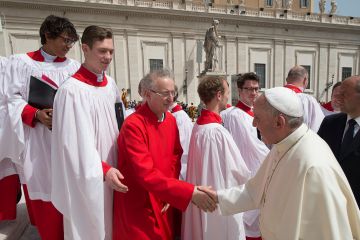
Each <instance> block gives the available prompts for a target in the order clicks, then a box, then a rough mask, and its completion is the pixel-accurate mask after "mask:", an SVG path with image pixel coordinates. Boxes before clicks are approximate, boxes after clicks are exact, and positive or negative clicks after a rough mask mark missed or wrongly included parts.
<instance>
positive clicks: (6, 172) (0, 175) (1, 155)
mask: <svg viewBox="0 0 360 240" xmlns="http://www.w3.org/2000/svg"><path fill="white" fill-rule="evenodd" d="M6 64H7V58H5V57H0V103H1V104H0V124H1V127H0V136H3V135H5V136H6V133H7V132H8V131H9V129H8V127H7V126H8V122H9V117H8V116H9V113H8V111H7V97H6V94H5V92H4V78H3V77H4V72H5V66H6ZM9 157H11V156H10V155H9V153H8V150H7V148H6V146H5V144H1V145H0V196H1V198H0V221H3V220H14V219H15V218H16V204H17V200H18V196H21V185H20V180H19V176H18V175H17V172H16V169H15V165H14V163H13V162H12V161H11V159H10V158H9Z"/></svg>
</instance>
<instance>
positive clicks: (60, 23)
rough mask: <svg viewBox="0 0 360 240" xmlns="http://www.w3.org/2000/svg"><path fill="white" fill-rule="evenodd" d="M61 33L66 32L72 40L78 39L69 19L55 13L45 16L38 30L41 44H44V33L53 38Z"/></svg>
mask: <svg viewBox="0 0 360 240" xmlns="http://www.w3.org/2000/svg"><path fill="white" fill-rule="evenodd" d="M62 33H66V34H67V35H68V37H69V38H71V39H73V40H74V41H77V40H79V36H78V34H77V33H76V29H75V27H74V25H73V24H72V23H71V22H70V20H69V19H67V18H63V17H58V16H55V15H50V16H47V17H46V18H45V20H44V22H43V23H42V24H41V27H40V30H39V34H40V38H41V44H42V45H44V44H46V37H45V34H47V35H48V37H49V38H52V39H55V38H57V37H59V36H60V35H61V34H62Z"/></svg>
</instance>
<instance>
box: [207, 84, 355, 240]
mask: <svg viewBox="0 0 360 240" xmlns="http://www.w3.org/2000/svg"><path fill="white" fill-rule="evenodd" d="M302 116H303V108H302V104H301V102H300V99H299V98H298V96H296V94H295V93H294V92H293V91H291V90H289V89H286V88H284V87H277V88H272V89H268V90H266V91H265V92H264V94H263V95H262V96H260V97H259V98H258V99H257V100H256V101H255V105H254V121H253V125H254V126H255V127H257V128H258V129H259V131H260V133H261V136H262V137H263V140H264V142H265V143H267V144H273V147H272V149H271V151H270V152H269V154H268V156H267V157H266V159H265V160H264V162H263V164H262V165H261V167H260V169H259V171H258V172H257V174H256V175H255V176H254V177H253V178H252V179H250V180H249V181H248V182H247V183H246V184H245V187H244V188H242V187H233V188H229V189H225V190H218V191H217V192H215V191H213V190H211V189H207V188H202V190H203V191H206V192H207V193H208V194H210V195H212V197H213V198H215V199H216V200H217V201H218V202H219V207H220V210H221V213H222V214H224V215H230V214H235V213H239V212H244V211H248V210H251V209H257V208H259V209H260V231H261V235H262V238H263V239H264V240H275V239H276V240H295V239H296V240H298V239H306V240H312V239H314V240H317V239H339V240H340V239H360V214H359V209H358V207H357V204H356V202H355V198H354V195H353V193H352V191H351V188H350V186H349V183H348V181H347V179H346V177H345V175H344V173H343V171H342V169H341V167H340V166H339V164H338V162H337V160H336V159H335V157H334V155H333V154H332V152H331V150H330V148H329V147H328V145H327V144H326V143H325V142H324V141H323V140H322V139H321V138H320V137H319V136H318V135H317V134H316V133H314V132H313V131H312V130H310V129H309V127H308V126H306V125H305V124H303V118H302Z"/></svg>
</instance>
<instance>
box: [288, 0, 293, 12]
mask: <svg viewBox="0 0 360 240" xmlns="http://www.w3.org/2000/svg"><path fill="white" fill-rule="evenodd" d="M292 4H293V1H292V0H288V1H287V3H286V9H287V10H291V8H292Z"/></svg>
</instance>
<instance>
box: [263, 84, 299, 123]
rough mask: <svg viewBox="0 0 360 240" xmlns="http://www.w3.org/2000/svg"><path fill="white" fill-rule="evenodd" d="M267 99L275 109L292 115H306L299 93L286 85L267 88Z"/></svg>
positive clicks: (265, 93)
mask: <svg viewBox="0 0 360 240" xmlns="http://www.w3.org/2000/svg"><path fill="white" fill-rule="evenodd" d="M264 95H265V98H266V100H267V101H268V102H269V103H270V105H271V106H273V107H274V108H275V109H277V110H279V111H280V112H282V113H284V114H286V115H288V116H290V117H302V116H303V115H304V110H303V105H302V103H301V100H300V98H299V97H298V96H297V94H296V93H295V92H294V91H292V90H291V89H288V88H285V87H275V88H270V89H267V90H265V92H264Z"/></svg>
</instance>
